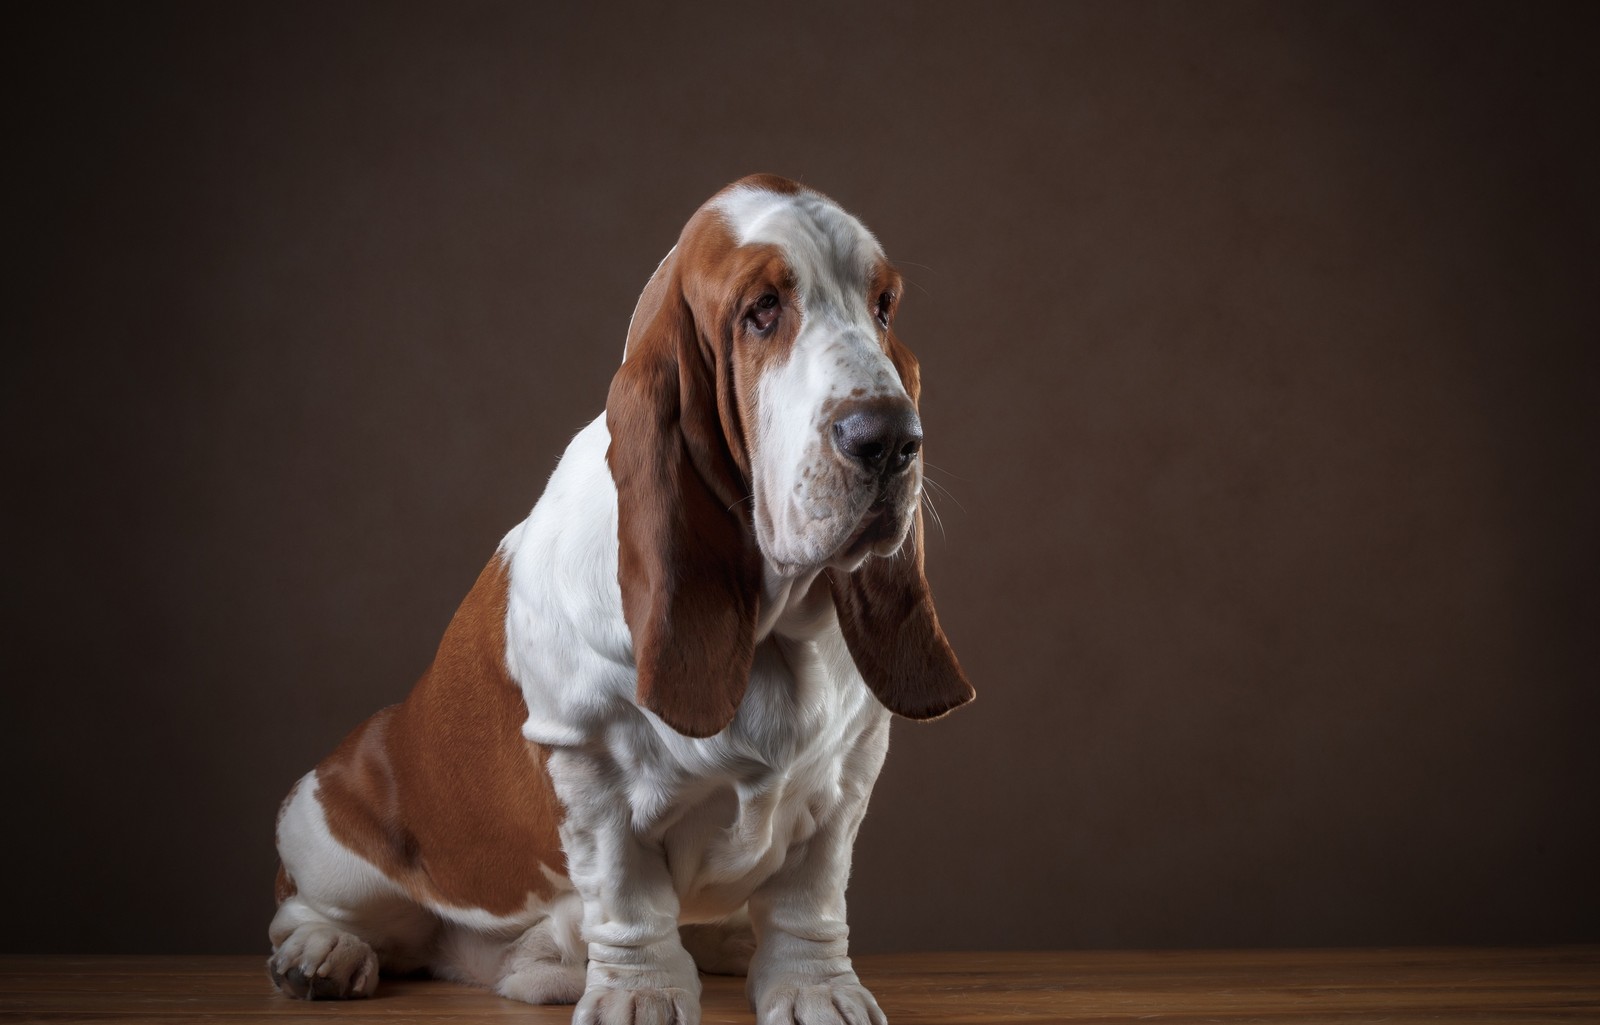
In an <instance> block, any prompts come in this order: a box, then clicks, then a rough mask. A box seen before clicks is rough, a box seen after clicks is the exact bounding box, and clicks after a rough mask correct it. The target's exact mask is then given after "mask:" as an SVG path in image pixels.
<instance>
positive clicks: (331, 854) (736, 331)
mask: <svg viewBox="0 0 1600 1025" xmlns="http://www.w3.org/2000/svg"><path fill="white" fill-rule="evenodd" d="M901 291H902V283H901V279H900V276H899V275H898V274H897V273H896V272H895V270H894V268H893V266H892V265H890V263H889V262H888V260H887V259H886V258H885V257H884V254H883V250H882V248H880V246H879V245H878V242H877V240H876V239H875V238H874V237H873V236H872V234H870V233H869V232H868V231H867V229H866V228H864V227H863V226H862V225H861V223H860V222H859V221H857V220H856V219H855V218H854V217H852V216H850V215H849V214H847V213H846V212H845V211H844V210H842V209H841V208H840V207H839V206H837V205H836V204H835V203H833V202H832V201H831V200H829V199H828V198H826V197H825V196H822V195H820V194H819V193H816V192H814V191H811V190H809V189H806V188H803V187H801V186H799V185H797V184H796V183H794V182H791V181H788V180H786V179H783V178H777V177H773V176H766V175H760V176H754V177H750V178H745V179H743V180H741V181H738V182H735V183H734V184H733V185H730V186H728V187H727V188H725V189H723V190H722V191H721V192H719V193H717V195H715V196H714V197H712V198H711V199H710V200H709V201H708V202H707V203H706V204H705V205H704V206H702V207H701V208H700V209H699V210H698V211H697V212H696V213H695V214H694V216H693V217H692V218H690V220H689V222H688V224H687V225H686V226H685V227H684V229H683V233H682V235H681V236H680V237H679V239H678V242H677V245H676V246H674V247H673V249H672V250H671V251H670V252H669V253H668V254H667V256H666V258H665V259H664V260H663V261H662V262H661V264H660V266H659V267H658V268H657V270H656V272H655V274H654V276H652V277H651V278H650V280H649V283H648V284H647V285H646V286H645V288H644V292H643V294H642V295H641V296H640V298H639V302H638V306H637V308H636V309H635V310H634V314H633V319H632V321H631V323H630V325H629V328H628V337H627V346H626V350H625V355H624V359H623V363H622V366H621V369H619V370H618V371H617V373H616V376H615V377H614V378H613V380H612V382H611V388H610V393H609V395H608V397H607V399H606V407H605V412H604V414H603V415H601V416H600V417H598V418H597V419H595V420H594V421H593V422H592V423H590V424H589V426H587V427H586V428H584V429H583V430H582V431H581V432H579V433H578V435H577V436H576V437H575V438H574V439H573V441H572V442H571V444H570V445H569V446H568V447H567V449H566V452H565V454H564V455H563V456H562V457H561V460H560V462H559V464H558V465H557V467H556V469H555V472H554V473H553V474H552V476H551V477H550V480H549V484H548V486H547V487H546V489H545V491H544V494H543V496H542V497H541V498H540V499H539V501H538V503H537V504H536V505H535V506H534V508H533V511H532V513H530V514H529V516H528V518H527V519H526V520H524V521H523V522H522V523H521V524H520V525H518V526H516V527H514V528H513V529H512V530H511V532H510V533H509V534H507V535H506V536H505V539H504V540H503V541H502V542H501V543H500V546H499V548H498V550H497V551H496V552H495V554H494V556H493V558H492V559H491V560H490V561H489V564H488V567H487V568H485V569H484V570H483V572H482V574H481V575H480V576H479V577H478V580H477V583H476V584H475V585H474V586H473V588H472V590H471V591H470V592H469V593H468V594H467V596H466V599H465V600H464V601H463V602H462V604H461V607H460V610H459V611H458V612H457V613H456V614H455V617H454V618H453V619H452V620H451V622H450V624H449V626H448V628H447V629H446V630H445V633H444V638H443V640H442V641H441V642H440V645H439V649H438V653H437V655H436V656H435V658H434V661H433V663H432V665H431V666H430V667H429V668H428V670H427V672H426V673H424V674H423V676H422V679H421V681H420V682H418V683H417V685H416V686H415V688H414V689H413V690H412V691H411V693H410V695H409V696H408V697H407V698H406V699H405V700H404V701H403V702H402V703H400V704H398V705H394V706H391V707H389V708H385V709H383V710H382V711H380V712H378V713H377V714H376V715H374V716H372V718H370V719H368V720H367V721H366V722H364V723H362V724H361V725H360V726H358V727H356V729H355V730H354V732H352V733H351V734H350V735H349V736H348V737H346V738H345V740H344V741H343V743H341V744H340V745H339V747H338V748H337V749H336V750H335V751H334V752H333V753H332V754H331V755H329V756H328V757H327V758H326V759H324V760H323V761H322V762H321V763H320V764H319V765H317V767H316V768H315V770H313V771H312V772H310V773H309V774H307V775H306V776H304V777H303V778H302V779H301V780H300V781H299V782H298V783H297V784H296V785H295V787H294V789H293V790H292V791H291V792H290V794H289V796H288V797H287V798H286V799H285V800H284V803H283V806H282V809H281V811H280V812H279V816H278V824H277V845H278V853H279V857H280V859H281V867H280V869H279V872H278V881H277V899H278V911H277V915H276V917H274V918H273V920H272V925H271V928H270V936H271V940H272V945H273V953H272V957H271V959H270V961H269V964H268V968H269V971H270V974H271V976H272V978H273V980H274V981H275V982H276V984H277V985H278V987H279V988H280V989H281V990H282V991H283V992H284V993H286V994H289V995H291V996H296V997H309V998H325V997H339V998H343V997H362V996H368V995H370V994H372V992H373V990H374V989H375V987H376V986H377V983H378V974H379V971H380V969H382V970H383V971H386V972H390V971H392V972H412V971H424V970H425V971H428V972H431V973H432V974H434V975H438V976H443V977H446V978H451V979H457V980H461V981H464V982H469V983H476V984H480V985H483V986H487V987H490V988H492V989H493V990H494V991H495V992H496V993H499V994H501V995H503V996H506V997H511V998H514V999H518V1000H525V1001H529V1002H532V1003H571V1002H577V1005H578V1006H577V1008H576V1010H575V1012H574V1021H576V1022H579V1023H605V1025H610V1023H624V1022H625V1023H630V1025H631V1023H633V1022H641V1023H643V1022H651V1023H663V1025H665V1023H693V1022H697V1021H698V1020H699V1016H700V1015H699V993H700V982H699V976H698V974H697V969H698V970H702V971H709V972H723V973H732V974H741V973H742V974H747V975H748V983H747V989H748V993H749V995H750V999H751V1002H752V1005H753V1006H754V1008H755V1010H756V1013H757V1017H758V1020H759V1021H760V1022H762V1023H768V1022H781V1023H791V1022H805V1023H807V1025H818V1023H834V1022H838V1023H848V1025H862V1023H867V1022H876V1023H881V1022H882V1021H883V1020H884V1017H883V1012H882V1011H881V1010H880V1009H879V1007H878V1005H877V1003H876V1001H875V1000H874V999H873V997H872V995H871V994H870V993H869V992H868V991H867V990H866V989H865V988H864V987H863V986H862V985H861V982H860V980H859V979H858V978H857V977H856V975H855V973H854V971H853V970H852V968H851V964H850V958H849V955H848V952H847V932H848V930H847V928H846V925H845V900H844V894H845V881H846V877H847V876H848V874H849V869H850V855H851V845H852V843H853V842H854V839H855V836H856V831H857V829H858V827H859V826H860V824H861V820H862V816H863V815H864V813H865V811H866V806H867V796H868V793H869V792H870V790H871V789H872V784H873V781H874V780H875V779H876V777H877V775H878V770H879V768H880V767H881V766H882V764H883V758H884V754H885V752H886V750H887V747H888V741H889V717H890V713H898V714H900V715H902V716H906V717H909V718H912V719H931V718H935V717H938V716H940V715H943V714H944V713H946V712H948V711H950V710H951V709H953V708H955V707H957V706H958V705H961V704H963V703H964V702H966V701H968V700H969V699H970V698H971V697H972V688H971V686H970V684H969V683H968V682H967V679H966V677H965V675H964V674H963V672H962V669H961V667H960V665H959V663H958V662H957V661H956V657H955V655H954V653H953V652H952V651H951V650H950V645H949V643H948V642H947V641H946V639H945V635H944V632H943V631H942V630H941V628H940V626H939V621H938V618H937V616H936V615H935V612H934V606H933V601H932V599H931V597H930V596H929V591H928V584H927V580H926V578H925V576H924V574H923V560H922V519H921V511H920V501H921V495H922V427H921V422H920V420H919V418H918V413H917V398H918V392H919V381H918V370H917V362H916V359H915V358H914V357H913V356H912V355H911V352H910V351H909V350H908V349H907V348H906V347H905V345H904V344H902V343H901V341H900V340H899V339H898V338H897V337H896V335H895V332H894V328H893V323H894V317H895V310H896V307H897V306H898V305H899V302H900V296H901Z"/></svg>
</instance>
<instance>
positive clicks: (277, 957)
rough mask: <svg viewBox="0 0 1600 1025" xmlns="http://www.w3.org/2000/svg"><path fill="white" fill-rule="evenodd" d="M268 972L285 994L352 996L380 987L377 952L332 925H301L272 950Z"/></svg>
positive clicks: (299, 996)
mask: <svg viewBox="0 0 1600 1025" xmlns="http://www.w3.org/2000/svg"><path fill="white" fill-rule="evenodd" d="M267 973H268V974H269V975H271V976H272V981H273V984H274V985H276V986H277V987H278V989H280V990H282V991H283V993H284V994H285V995H286V996H291V997H295V998H297V999H300V1000H352V999H357V998H360V997H369V996H371V995H372V994H373V992H374V991H376V990H377V988H378V956H377V955H376V954H374V953H373V952H372V947H370V946H369V945H368V944H367V943H366V941H364V940H362V939H360V938H359V937H357V936H354V935H351V934H350V933H347V932H344V931H343V930H340V929H336V928H334V927H333V926H331V925H321V924H315V925H311V924H308V925H302V926H300V927H299V928H298V929H296V930H295V931H294V932H292V933H290V934H289V936H288V938H287V939H285V940H284V941H283V943H281V944H280V945H279V946H278V947H277V949H276V950H274V951H273V952H272V957H271V958H270V959H268V961H267Z"/></svg>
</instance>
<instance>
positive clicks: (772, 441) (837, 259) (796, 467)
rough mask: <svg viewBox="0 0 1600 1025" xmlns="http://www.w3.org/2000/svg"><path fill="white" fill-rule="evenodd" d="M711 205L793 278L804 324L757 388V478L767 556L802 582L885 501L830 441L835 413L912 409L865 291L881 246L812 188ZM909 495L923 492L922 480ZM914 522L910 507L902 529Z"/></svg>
mask: <svg viewBox="0 0 1600 1025" xmlns="http://www.w3.org/2000/svg"><path fill="white" fill-rule="evenodd" d="M714 206H715V208H716V209H717V210H718V212H719V213H720V214H721V215H722V217H723V219H724V220H725V222H726V223H727V226H728V229H729V231H730V232H731V233H732V234H733V236H734V238H735V239H736V240H737V242H738V243H739V244H740V245H741V246H744V245H770V246H773V247H775V248H776V249H777V250H778V251H779V252H780V253H781V254H782V255H783V258H784V261H785V262H786V263H787V264H788V269H789V270H790V272H791V273H792V274H793V276H794V280H795V290H794V293H795V294H794V296H793V306H794V312H796V313H798V314H799V316H800V318H801V320H800V325H799V329H798V332H797V334H796V335H795V340H794V344H793V346H792V348H791V349H790V351H789V354H788V357H787V359H786V360H785V361H783V362H781V363H778V364H774V365H772V366H770V367H769V368H768V369H767V370H766V371H765V372H764V374H763V376H762V378H761V380H760V382H759V384H758V386H757V394H756V404H757V410H756V437H755V438H754V439H752V440H753V445H752V446H751V449H752V451H751V471H752V475H753V477H754V478H755V479H754V481H753V482H752V483H753V485H754V489H755V504H756V509H755V513H756V515H755V522H756V533H757V537H758V540H759V541H760V544H761V547H762V550H763V552H764V553H765V554H766V556H767V558H768V560H769V561H770V562H772V563H774V564H775V566H776V567H777V568H778V569H779V570H780V571H781V572H787V573H796V574H798V573H801V572H804V571H806V570H808V569H815V568H817V567H819V566H822V565H824V564H826V563H828V562H829V561H830V560H833V559H834V558H835V557H836V556H837V555H838V553H839V552H840V550H841V548H843V547H844V546H845V545H846V544H847V543H848V542H850V541H851V539H852V537H853V536H854V535H855V534H856V532H857V529H858V527H859V526H860V525H861V524H862V522H863V517H865V516H866V515H867V513H868V511H869V509H871V508H872V507H873V503H874V501H875V500H876V499H878V498H879V497H880V488H879V487H878V485H877V484H876V483H872V484H869V483H868V482H867V481H866V480H864V479H863V477H862V475H861V474H860V473H859V472H857V468H855V467H852V466H850V465H849V464H848V462H847V461H846V460H842V459H841V458H840V456H839V453H838V452H837V451H836V450H835V448H834V446H833V444H832V443H831V434H830V429H831V418H832V415H833V414H832V410H833V409H834V408H835V407H837V406H838V404H839V403H840V402H843V401H845V400H847V399H872V398H877V397H893V398H898V399H901V400H907V401H909V400H908V398H907V395H906V391H905V387H904V385H902V384H901V382H900V377H899V374H898V373H897V372H896V371H895V368H894V364H893V363H892V362H891V361H890V360H889V357H888V355H887V353H885V351H884V349H883V346H882V343H881V341H880V328H879V325H878V324H877V323H876V321H875V319H874V312H873V309H872V302H873V301H874V299H875V297H869V294H868V293H869V289H870V286H871V282H872V280H873V275H874V273H875V272H876V270H877V268H878V267H879V266H880V265H881V264H882V263H883V262H884V255H883V250H882V248H881V247H880V246H879V245H878V240H877V239H876V238H874V237H873V235H872V233H871V232H869V231H868V230H867V229H866V227H865V226H863V225H862V224H861V222H860V221H858V220H856V219H855V218H854V217H852V216H850V215H849V214H847V213H846V212H845V211H844V210H842V209H840V208H839V206H837V205H836V204H835V203H833V202H832V201H831V200H829V199H827V198H826V197H824V196H820V195H818V194H816V193H814V192H808V191H805V190H801V191H800V192H797V193H793V194H784V193H778V192H772V191H769V190H766V189H762V188H759V187H753V186H748V185H741V186H735V187H734V188H731V189H729V190H728V191H727V192H725V193H724V194H723V195H721V196H720V197H718V198H717V200H716V201H715V202H714ZM903 487H905V488H908V489H910V493H911V494H912V495H913V497H914V496H915V495H916V494H919V493H920V473H914V474H911V475H908V479H907V482H906V483H905V484H904V485H903ZM914 504H915V503H914V501H913V502H912V509H914ZM900 511H901V510H897V512H900ZM910 515H911V510H904V516H905V520H906V523H907V524H909V520H910Z"/></svg>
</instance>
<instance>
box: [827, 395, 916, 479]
mask: <svg viewBox="0 0 1600 1025" xmlns="http://www.w3.org/2000/svg"><path fill="white" fill-rule="evenodd" d="M833 443H834V444H835V445H837V446H838V448H839V451H840V452H841V453H843V454H844V456H845V457H846V458H848V459H849V460H851V461H852V462H854V463H856V464H857V465H859V466H860V467H862V468H863V469H864V470H866V471H867V472H868V473H870V474H872V475H873V476H875V477H892V476H894V475H895V474H897V473H901V472H903V471H904V470H905V469H906V467H908V466H910V465H911V461H912V460H913V459H915V458H916V457H917V452H918V450H920V449H921V448H922V421H921V420H919V419H917V411H916V409H915V408H913V407H912V405H911V403H910V402H909V401H908V400H906V399H887V398H883V399H866V400H862V401H858V402H854V403H850V404H849V406H848V408H846V409H845V410H843V411H842V412H841V415H840V416H839V418H838V419H836V420H834V422H833Z"/></svg>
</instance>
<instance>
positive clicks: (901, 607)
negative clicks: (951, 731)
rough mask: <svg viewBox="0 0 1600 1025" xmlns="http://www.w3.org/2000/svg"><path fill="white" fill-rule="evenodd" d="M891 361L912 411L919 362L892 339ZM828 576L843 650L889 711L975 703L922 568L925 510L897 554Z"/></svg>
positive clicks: (911, 714) (910, 714) (927, 715)
mask: <svg viewBox="0 0 1600 1025" xmlns="http://www.w3.org/2000/svg"><path fill="white" fill-rule="evenodd" d="M889 358H890V359H891V360H892V361H893V362H894V365H895V369H896V370H898V371H899V372H900V380H901V382H902V383H903V384H904V385H905V388H906V392H907V394H909V395H910V396H911V401H912V402H913V403H915V402H916V401H917V399H918V398H919V396H920V394H921V379H920V375H919V371H918V367H917V361H916V357H915V356H913V355H912V354H911V350H909V349H907V348H906V347H905V346H904V345H902V344H900V341H899V340H898V339H897V338H895V336H894V335H893V334H892V333H891V334H890V335H889ZM827 574H828V583H829V585H830V586H831V587H832V589H833V603H834V607H835V609H837V611H838V614H839V627H840V628H841V629H842V630H843V631H844V640H845V646H846V647H848V648H849V649H850V656H851V658H853V659H854V660H855V663H856V668H857V669H859V670H860V671H861V676H862V677H863V678H864V679H865V680H866V681H867V686H868V687H870V688H872V692H873V693H874V694H876V695H877V696H878V700H879V701H881V702H883V704H884V706H885V707H886V708H888V709H889V711H891V712H894V713H895V714H897V715H903V716H905V717H906V718H908V719H937V718H938V717H939V716H941V715H944V714H945V713H946V712H949V711H951V710H953V709H955V708H959V707H960V706H962V705H964V704H966V703H967V702H968V701H971V700H972V699H973V698H974V697H976V692H975V691H974V690H973V689H972V684H971V683H970V682H968V680H967V675H966V673H965V672H963V671H962V669H961V663H960V662H959V661H957V660H956V653H955V652H954V651H952V650H951V648H950V642H949V640H948V639H947V638H946V637H945V635H944V630H943V628H942V627H940V626H939V616H938V613H936V612H935V611H934V608H933V594H932V592H931V591H930V590H929V589H928V578H927V575H926V574H925V573H924V571H923V563H922V510H921V508H918V509H917V513H916V518H915V520H914V522H913V523H912V527H911V532H910V534H909V535H908V536H907V537H906V540H905V543H904V544H902V545H901V546H900V550H899V551H897V552H896V553H895V554H893V555H890V556H869V557H868V559H867V561H866V562H864V563H862V564H861V565H860V566H858V567H857V568H856V570H855V572H853V573H845V572H843V571H841V570H836V569H830V570H828V571H827Z"/></svg>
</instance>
